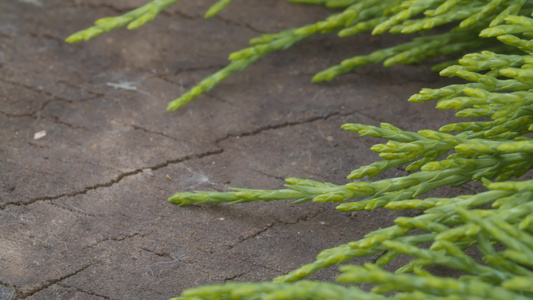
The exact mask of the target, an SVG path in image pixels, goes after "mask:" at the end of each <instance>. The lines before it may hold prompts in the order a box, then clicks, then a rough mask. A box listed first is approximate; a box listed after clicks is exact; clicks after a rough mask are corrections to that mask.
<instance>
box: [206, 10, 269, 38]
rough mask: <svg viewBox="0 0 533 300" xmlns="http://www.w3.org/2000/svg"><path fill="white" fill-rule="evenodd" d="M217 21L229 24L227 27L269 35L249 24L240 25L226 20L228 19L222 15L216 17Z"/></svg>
mask: <svg viewBox="0 0 533 300" xmlns="http://www.w3.org/2000/svg"><path fill="white" fill-rule="evenodd" d="M215 19H218V20H220V21H222V22H223V23H225V24H227V25H231V26H236V27H241V28H246V29H248V30H250V31H253V32H255V33H258V34H265V33H267V32H266V31H263V30H260V29H257V28H255V27H254V26H252V25H250V24H248V23H239V22H235V21H233V20H229V19H226V18H223V17H221V16H220V15H218V14H217V15H215Z"/></svg>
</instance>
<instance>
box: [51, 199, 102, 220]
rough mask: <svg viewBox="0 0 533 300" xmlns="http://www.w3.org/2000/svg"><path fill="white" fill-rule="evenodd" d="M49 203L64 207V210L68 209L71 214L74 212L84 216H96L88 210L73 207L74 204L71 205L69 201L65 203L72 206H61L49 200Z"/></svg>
mask: <svg viewBox="0 0 533 300" xmlns="http://www.w3.org/2000/svg"><path fill="white" fill-rule="evenodd" d="M50 204H52V205H53V206H55V207H57V208H60V209H64V210H66V211H69V212H71V213H73V214H76V215H81V216H85V217H96V215H93V214H91V213H88V212H86V211H84V210H83V209H81V208H78V207H75V206H74V205H72V204H70V203H67V204H68V205H70V206H71V207H72V208H68V207H65V206H61V205H59V204H57V203H54V202H50Z"/></svg>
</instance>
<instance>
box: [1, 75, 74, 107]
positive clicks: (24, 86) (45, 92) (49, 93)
mask: <svg viewBox="0 0 533 300" xmlns="http://www.w3.org/2000/svg"><path fill="white" fill-rule="evenodd" d="M0 81H3V82H5V83H9V84H12V85H14V86H17V87H22V88H25V89H28V90H30V91H32V92H35V93H38V94H44V95H46V96H48V97H51V98H54V99H56V100H59V101H63V102H68V103H73V102H74V101H72V100H70V99H67V98H63V97H61V96H58V95H55V94H53V93H51V92H48V91H45V90H43V89H42V88H38V87H34V86H32V85H29V84H24V83H20V82H16V81H11V80H9V79H5V78H0Z"/></svg>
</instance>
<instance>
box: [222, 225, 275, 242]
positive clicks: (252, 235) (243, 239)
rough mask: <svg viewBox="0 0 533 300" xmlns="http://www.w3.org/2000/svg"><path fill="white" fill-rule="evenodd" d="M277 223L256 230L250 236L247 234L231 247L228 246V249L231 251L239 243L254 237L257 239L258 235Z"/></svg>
mask: <svg viewBox="0 0 533 300" xmlns="http://www.w3.org/2000/svg"><path fill="white" fill-rule="evenodd" d="M277 222H279V221H276V222H272V223H269V224H268V225H267V226H266V227H265V228H262V229H259V230H257V231H256V232H254V233H252V234H249V235H247V236H245V237H243V238H239V241H238V242H237V243H235V244H233V245H229V247H228V248H229V249H233V248H234V247H235V246H237V245H239V244H240V243H243V242H245V241H247V240H249V239H253V238H255V237H257V236H258V235H260V234H262V233H263V232H265V231H267V230H269V229H270V228H272V227H273V226H274V225H276V223H277Z"/></svg>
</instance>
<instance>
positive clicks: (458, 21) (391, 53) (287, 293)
mask: <svg viewBox="0 0 533 300" xmlns="http://www.w3.org/2000/svg"><path fill="white" fill-rule="evenodd" d="M171 2H172V3H173V2H176V1H153V2H151V3H149V4H147V5H145V6H143V7H141V8H139V9H137V10H134V11H132V12H130V13H127V14H125V15H124V16H120V17H116V18H110V19H112V20H113V21H112V22H107V21H103V22H100V23H98V24H97V26H95V27H92V28H89V29H87V30H86V31H82V32H81V33H78V34H75V35H74V36H78V38H72V37H71V38H69V41H77V40H84V39H88V38H91V37H92V36H94V35H96V34H99V33H102V32H105V31H109V30H110V29H113V28H116V27H120V26H124V25H125V24H128V23H129V24H130V25H131V24H135V25H133V26H137V25H138V24H141V23H142V24H144V23H145V22H147V21H148V20H151V19H153V17H154V16H155V15H156V14H157V13H158V12H159V11H160V10H161V9H162V8H163V7H164V6H163V5H162V4H163V3H164V4H165V6H166V5H169V4H171ZM230 2H231V1H224V0H220V1H217V2H216V3H215V4H214V5H213V6H212V7H211V8H210V9H209V10H208V12H207V14H206V17H211V16H213V15H215V14H216V13H218V12H219V11H220V10H221V9H222V8H224V7H225V6H226V5H227V4H229V3H230ZM291 2H295V3H301V4H314V5H324V6H326V7H330V8H335V9H337V10H338V11H337V13H335V14H333V15H331V16H330V17H328V18H327V19H326V20H323V21H319V22H317V23H314V24H309V25H306V26H302V27H300V28H294V29H289V30H286V31H283V32H280V33H275V34H267V35H263V36H261V37H258V38H254V39H252V40H251V41H250V43H251V47H249V48H246V49H243V50H241V51H238V52H235V53H232V54H231V55H230V56H229V59H230V61H231V63H230V64H229V65H228V66H227V67H225V68H223V69H222V70H220V71H218V72H216V73H215V74H213V75H211V76H209V77H207V78H205V79H204V80H202V81H201V82H200V83H199V84H198V85H197V86H196V87H194V88H192V89H191V90H190V91H189V92H187V93H185V94H184V95H183V96H182V97H180V98H178V99H176V100H174V101H172V102H171V103H170V104H169V109H170V110H174V109H177V108H179V107H181V106H182V105H184V104H186V103H188V102H189V101H190V100H192V99H193V98H195V97H197V96H198V95H200V94H202V93H204V92H207V91H209V90H210V89H212V88H213V87H214V86H215V85H216V84H218V83H220V82H221V81H223V80H224V79H225V78H227V77H228V76H229V75H231V74H232V73H234V72H237V71H240V70H242V69H244V68H246V67H247V66H248V65H250V64H251V63H253V62H254V61H256V60H258V59H259V58H261V57H262V56H264V55H266V54H267V53H270V52H273V51H277V50H283V49H286V48H288V47H290V46H292V45H293V44H295V43H297V42H299V41H301V40H303V39H305V38H307V37H309V36H311V35H314V34H318V33H328V32H335V31H336V32H338V33H339V36H341V37H343V36H347V35H351V34H355V33H359V32H362V31H369V30H372V32H373V33H374V34H380V33H384V32H391V33H413V32H425V31H427V30H430V29H432V28H434V27H436V26H439V25H443V24H449V23H452V24H454V25H455V27H453V28H452V29H451V30H450V31H449V32H445V33H440V34H433V35H432V34H428V35H422V36H419V37H416V38H414V39H413V40H412V41H410V42H407V43H404V44H400V45H397V46H394V47H391V48H387V49H379V50H376V51H374V52H372V53H370V54H367V55H363V56H356V57H353V58H350V59H346V60H344V61H342V62H341V63H340V64H339V65H337V66H333V67H331V68H328V69H327V70H324V71H322V72H320V73H318V74H317V75H316V76H315V77H314V78H313V80H315V81H321V80H331V79H333V78H334V77H336V76H338V75H340V74H342V73H345V72H349V71H352V70H353V69H355V68H357V67H360V66H363V65H366V64H370V63H378V62H382V63H384V64H385V65H386V66H389V65H394V64H397V63H403V64H409V63H414V62H417V61H420V60H424V59H427V58H430V57H436V56H442V55H448V54H457V53H461V52H464V51H465V50H469V49H478V48H481V49H487V47H494V48H490V49H487V50H485V51H481V52H478V53H470V54H467V55H464V56H463V57H462V58H460V59H459V60H457V61H455V62H446V63H442V64H439V65H437V66H436V67H435V69H439V70H440V74H441V75H442V76H449V77H454V76H456V77H460V78H462V79H464V80H466V83H461V84H453V85H448V86H445V87H442V88H437V89H422V90H421V91H420V92H419V93H418V94H416V95H413V96H412V97H410V99H409V101H411V102H425V101H436V107H437V108H438V109H453V110H455V111H456V113H455V114H456V116H457V117H460V118H469V120H466V121H464V122H459V123H452V124H447V125H445V126H443V127H441V128H440V129H439V130H438V131H435V130H420V131H418V132H410V131H405V130H402V129H400V128H398V127H395V126H393V125H392V124H388V123H382V124H381V125H380V126H379V127H378V126H370V125H364V124H345V125H343V126H342V127H343V129H345V130H348V131H351V132H356V133H358V134H359V135H362V136H373V137H380V138H384V139H386V140H387V142H386V143H384V144H378V145H375V146H373V147H372V148H371V150H372V151H375V152H377V153H379V156H380V158H381V159H382V160H381V161H377V162H375V163H373V164H370V165H367V166H362V167H360V168H358V169H356V170H354V171H352V172H351V173H350V174H349V175H348V178H349V179H351V180H355V181H351V182H348V183H346V184H344V185H335V184H331V183H323V182H318V181H314V180H307V179H299V178H287V179H286V186H285V188H284V189H280V190H254V189H243V188H235V189H233V191H230V192H209V191H199V192H187V193H177V194H175V195H174V196H172V197H170V198H169V201H171V202H173V203H176V204H178V205H191V204H208V203H221V202H227V203H245V202H251V201H274V200H284V199H295V200H294V202H293V203H302V202H306V201H314V202H336V203H339V204H338V206H337V209H338V210H341V211H346V212H350V211H359V210H374V209H378V208H385V209H391V210H398V209H401V210H407V209H417V210H422V211H423V213H422V214H420V215H417V216H415V217H399V218H397V219H396V220H395V221H394V223H395V224H394V225H392V226H389V227H385V228H382V229H379V230H376V231H374V232H370V233H368V234H366V235H365V237H364V238H362V239H360V240H356V241H353V242H350V243H347V244H343V245H339V246H337V247H334V248H331V249H326V250H323V251H322V252H321V253H320V254H319V255H318V256H317V258H316V260H315V261H314V262H311V263H309V264H306V265H304V266H302V267H300V268H298V269H296V270H294V271H292V272H290V273H288V274H286V275H283V276H280V277H278V278H275V279H274V280H273V281H272V282H263V283H237V282H229V283H226V284H221V285H211V286H203V287H196V288H191V289H188V290H185V291H184V292H183V293H182V295H181V296H180V297H178V298H176V299H182V300H183V299H386V298H392V299H533V284H532V282H533V180H529V181H509V180H511V179H513V178H518V177H520V176H522V175H524V174H525V173H526V172H528V171H529V170H531V169H532V168H533V139H532V138H531V133H532V132H533V92H532V91H533V56H531V54H533V41H532V40H530V38H531V37H532V36H533V19H532V18H530V17H529V15H530V14H531V13H532V11H533V3H532V2H533V1H525V0H519V1H505V0H477V1H461V0H409V1H407V0H406V1H399V0H389V1H387V0H385V1H377V0H359V1H357V0H293V1H291ZM155 3H159V4H160V5H161V6H157V5H156V6H154V5H155ZM145 7H146V8H145ZM134 12H135V13H134ZM144 15H146V17H142V21H132V20H140V19H139V18H141V16H144ZM121 18H125V19H121ZM103 20H107V19H103ZM113 22H115V23H113ZM130 22H137V23H130ZM101 24H107V25H101ZM142 24H141V25H142ZM115 25H116V26H115ZM99 26H100V27H99ZM106 26H107V27H106ZM113 26H115V27H113ZM139 26H140V25H139ZM91 30H92V31H91ZM498 41H499V42H498ZM502 45H503V46H502ZM489 50H490V51H489ZM476 118H477V119H476ZM397 166H404V167H405V170H406V171H409V172H410V174H409V175H406V176H403V177H397V178H388V179H381V180H375V181H373V180H370V179H368V178H372V177H376V176H378V175H380V174H381V173H383V172H384V171H386V170H388V169H390V168H392V167H397ZM365 178H367V179H366V180H365ZM470 181H479V182H482V183H483V185H484V187H485V188H486V190H485V191H483V192H479V193H477V194H473V195H460V196H457V197H453V198H438V197H430V198H422V197H421V196H423V195H424V194H426V193H428V192H430V191H432V190H434V189H436V188H439V187H445V186H459V185H462V184H464V183H467V182H470ZM470 248H474V249H477V251H478V252H479V253H480V256H481V258H482V261H480V260H478V259H474V258H473V257H471V256H469V255H467V254H466V253H465V250H467V249H470ZM376 254H379V258H378V259H377V261H376V262H375V263H373V264H365V265H364V266H357V265H349V264H346V265H343V266H341V267H340V275H339V276H338V277H337V278H336V281H337V282H338V283H340V284H336V283H324V282H313V281H307V280H301V279H304V278H306V277H307V276H309V275H311V274H313V273H315V272H317V271H319V270H321V269H324V268H327V267H330V266H332V265H335V264H341V263H346V262H347V261H349V260H350V259H353V258H356V257H367V256H371V255H376ZM399 256H407V257H409V258H410V260H408V261H407V262H406V263H405V264H403V265H402V266H399V267H397V268H396V269H395V270H392V271H394V273H392V272H390V271H391V270H390V269H391V262H393V261H394V260H395V259H396V258H397V257H399ZM433 265H441V266H444V267H447V268H451V269H455V270H458V271H460V272H461V274H462V275H461V276H460V277H458V278H451V277H442V276H436V275H433V274H431V273H429V272H428V271H427V270H426V268H427V267H429V266H433ZM361 283H367V284H371V285H373V286H374V288H373V289H372V290H371V291H370V292H365V291H362V290H360V289H359V288H358V287H356V284H361ZM387 293H389V294H387ZM385 294H387V295H388V296H385Z"/></svg>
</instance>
